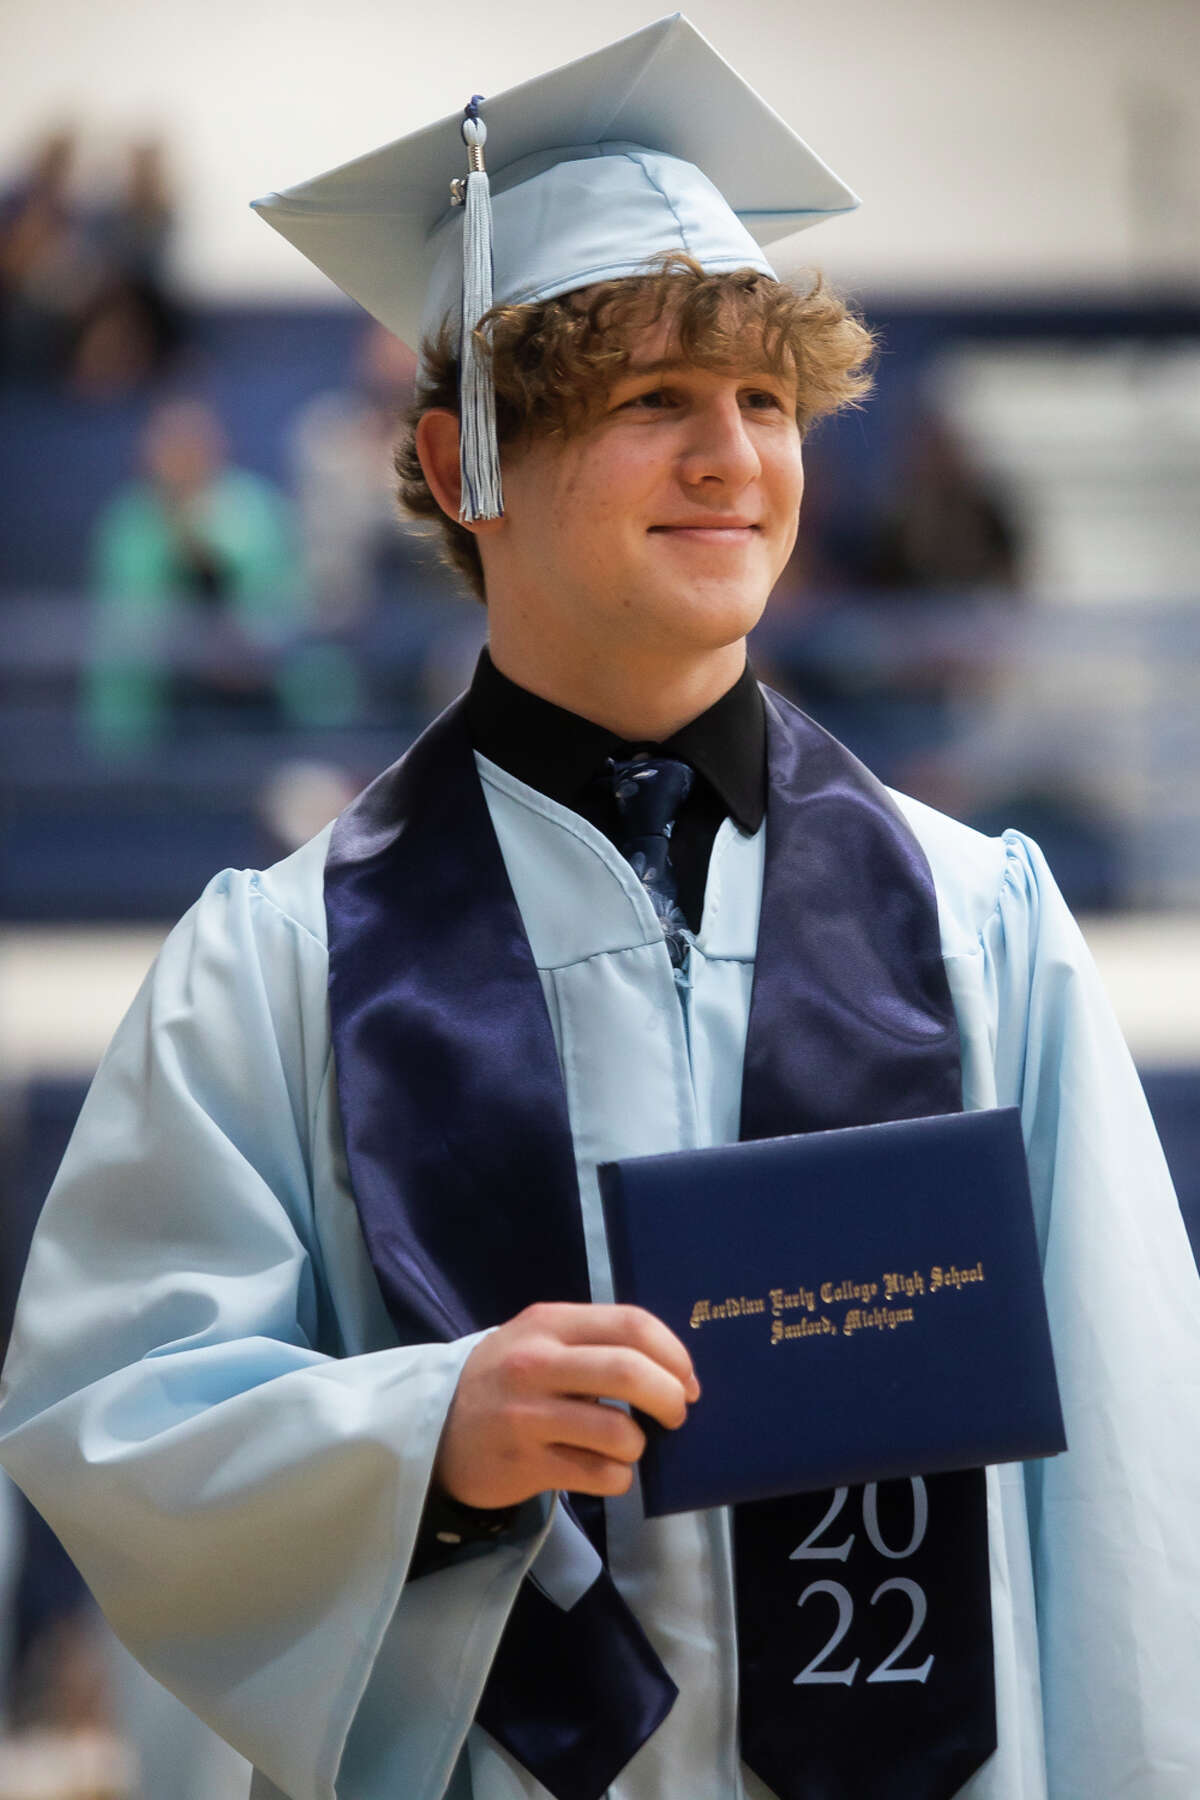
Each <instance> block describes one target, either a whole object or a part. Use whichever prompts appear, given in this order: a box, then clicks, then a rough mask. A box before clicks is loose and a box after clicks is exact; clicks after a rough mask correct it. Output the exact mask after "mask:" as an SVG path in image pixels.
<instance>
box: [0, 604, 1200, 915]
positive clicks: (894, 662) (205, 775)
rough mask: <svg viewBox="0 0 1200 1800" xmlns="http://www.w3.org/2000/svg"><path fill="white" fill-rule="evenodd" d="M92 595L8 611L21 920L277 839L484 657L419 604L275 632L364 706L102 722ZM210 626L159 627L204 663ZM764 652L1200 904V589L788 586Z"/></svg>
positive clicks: (9, 899)
mask: <svg viewBox="0 0 1200 1800" xmlns="http://www.w3.org/2000/svg"><path fill="white" fill-rule="evenodd" d="M89 619H90V611H89V602H88V601H87V599H86V598H84V597H77V596H62V595H55V596H52V597H48V598H41V597H38V596H34V595H28V596H23V597H20V598H18V599H14V600H8V601H7V602H5V603H4V604H3V608H2V611H0V768H2V769H3V771H4V775H3V792H2V797H0V918H5V919H9V920H26V921H27V920H59V921H69V920H87V919H146V918H150V919H167V918H170V917H172V916H174V915H175V914H177V913H178V912H180V911H181V910H183V908H184V907H186V906H187V905H188V904H190V902H191V900H192V899H193V898H194V897H195V894H196V893H197V892H198V890H199V888H200V887H201V886H202V885H203V883H204V881H205V880H206V879H207V878H208V876H209V875H210V874H211V873H212V872H214V871H215V870H216V869H217V868H219V867H222V866H225V865H226V864H229V863H234V864H244V863H252V864H253V863H261V862H263V861H269V860H272V859H273V858H274V857H276V856H278V855H280V854H283V853H285V852H286V851H287V850H289V849H290V848H292V847H293V846H294V843H295V842H298V841H300V840H301V838H302V837H303V836H305V835H307V833H308V832H309V831H311V830H316V829H318V828H319V827H320V825H321V824H322V823H324V822H325V820H326V818H327V817H329V816H332V814H333V812H335V811H336V810H337V808H338V806H339V805H340V804H341V803H342V802H343V801H344V799H345V798H348V797H349V795H350V794H351V793H353V792H354V791H355V790H356V789H357V788H358V787H359V786H361V785H362V784H363V783H365V782H366V781H367V780H369V779H370V778H371V776H372V775H373V774H375V773H376V772H377V771H378V769H380V768H381V767H383V766H385V765H386V764H387V763H388V762H390V761H392V760H393V759H394V758H395V757H396V756H398V755H399V754H400V753H401V752H402V751H403V750H404V749H405V747H406V746H407V744H408V743H409V742H410V741H411V739H412V738H413V736H414V735H415V734H416V733H417V731H419V730H420V728H421V727H422V726H423V725H424V724H425V723H426V721H427V720H428V719H429V718H430V717H431V716H432V715H433V713H434V712H436V711H437V710H438V709H439V707H440V706H441V705H443V704H445V703H446V701H447V700H448V699H449V698H450V697H451V696H452V695H453V693H454V692H456V691H457V690H458V689H459V688H460V687H461V686H462V685H463V684H464V683H465V681H466V680H467V679H469V675H470V669H471V666H472V662H473V658H474V655H475V653H476V650H477V647H478V644H479V642H480V641H481V639H482V634H483V629H484V623H485V621H484V617H483V614H482V609H480V608H478V607H476V606H474V605H473V604H471V603H469V602H463V603H462V604H461V605H455V604H454V603H453V602H446V601H445V600H442V599H440V598H439V599H438V601H437V602H436V603H431V604H428V605H425V604H422V603H411V602H410V603H406V604H405V605H403V606H402V607H397V608H396V609H394V611H393V612H392V613H391V614H390V615H387V616H385V617H384V618H383V619H382V620H379V619H376V620H375V622H374V623H373V625H372V626H371V628H370V631H369V632H368V633H366V634H362V635H360V636H359V637H357V638H355V639H346V638H342V639H339V640H337V642H336V645H333V646H331V643H330V641H323V640H320V639H316V638H313V637H311V636H309V637H305V638H295V639H292V640H291V641H289V642H285V643H279V644H277V645H275V646H273V647H262V646H260V647H258V648H257V649H256V651H255V657H256V667H257V670H258V673H259V674H260V675H261V676H262V677H263V678H264V680H265V681H266V682H267V683H268V685H269V684H270V682H271V681H273V680H276V681H279V682H280V683H283V682H284V678H286V677H287V675H288V671H289V670H290V669H294V668H295V667H296V666H297V663H298V661H304V660H305V659H307V660H308V661H309V662H311V661H312V659H313V658H314V657H315V658H316V659H317V661H318V662H319V660H320V658H321V656H322V655H324V654H326V653H327V652H328V651H329V650H330V649H331V647H333V648H336V652H337V655H338V656H339V657H342V658H344V659H346V660H347V662H348V664H349V666H350V667H351V668H352V669H353V671H354V672H355V676H356V680H355V682H354V683H352V684H351V691H352V695H353V700H352V704H346V705H339V706H336V707H334V708H333V709H332V710H330V708H329V707H328V706H323V703H321V702H320V700H319V698H318V701H317V702H316V703H315V709H314V711H313V713H312V716H310V717H309V718H307V719H306V718H305V717H304V708H303V705H301V706H300V707H299V709H297V707H296V706H295V705H294V704H293V705H292V706H291V710H290V712H289V710H288V708H285V707H274V706H271V705H266V706H264V707H260V708H258V709H254V708H249V709H247V708H243V707H233V708H229V707H223V706H212V707H207V708H206V706H205V705H204V704H203V702H202V701H201V702H197V701H196V699H195V695H194V694H193V695H192V697H191V698H190V699H189V701H188V704H187V706H186V707H185V708H184V709H183V711H182V712H178V711H177V712H175V713H171V712H168V713H167V715H166V716H165V718H164V719H163V720H162V721H161V722H160V725H159V727H158V728H157V729H156V730H155V731H153V732H152V733H151V734H150V735H149V736H147V737H145V738H143V739H139V738H137V737H134V738H132V739H130V740H128V741H116V742H113V741H105V740H104V739H103V738H98V737H97V736H96V733H95V730H94V726H93V725H92V724H91V723H89V719H88V715H87V711H86V708H85V706H84V704H83V694H84V686H85V678H86V672H87V669H88V666H89V655H90V652H89V641H90V626H89ZM205 653H206V652H205V647H204V644H203V642H202V641H200V640H198V639H197V638H196V637H195V636H194V634H193V635H192V636H188V635H187V634H182V635H177V636H176V638H175V639H174V640H173V641H172V642H171V643H169V644H166V645H164V646H162V650H161V655H160V657H159V659H158V660H157V662H156V663H155V668H156V670H157V672H158V674H159V675H160V676H161V677H162V678H163V679H164V680H173V679H174V678H176V677H178V676H179V675H181V674H182V675H185V676H186V675H189V674H194V673H195V671H196V669H197V667H198V666H199V664H200V661H201V660H202V658H203V656H204V654H205ZM753 654H754V657H755V661H756V663H757V665H758V666H759V668H760V671H761V673H762V674H763V675H764V677H765V678H766V679H768V680H770V681H772V682H774V683H775V684H776V685H778V686H780V687H781V688H782V689H783V690H784V691H785V692H788V693H789V694H791V695H792V696H793V697H794V698H796V699H797V700H799V702H800V703H801V704H802V705H805V706H806V707H807V708H808V710H809V711H811V712H812V713H813V715H814V716H815V717H816V718H817V719H818V720H819V721H820V722H821V723H822V724H824V725H825V726H826V727H827V728H828V729H830V730H831V731H833V732H834V733H835V734H836V735H838V736H840V737H842V738H843V739H844V741H846V742H847V743H848V744H849V745H850V747H851V748H852V749H854V750H855V751H856V752H857V753H858V754H859V755H860V756H862V757H863V759H864V760H865V761H866V762H868V764H869V765H870V766H871V767H873V768H874V769H875V770H876V771H877V772H878V773H879V774H880V775H881V776H882V777H883V779H885V780H887V781H889V782H891V783H892V784H894V785H895V786H897V787H900V788H902V789H904V790H905V791H907V792H910V793H914V794H915V795H916V796H917V797H918V798H922V799H926V800H928V801H929V802H930V803H931V804H933V805H936V806H940V807H942V808H943V809H944V810H947V811H949V812H951V813H953V814H955V815H956V816H958V817H960V818H963V819H966V820H967V821H969V822H971V823H974V824H978V825H979V826H980V827H981V828H983V829H986V830H997V829H1000V828H1002V826H1003V825H1005V824H1011V825H1015V826H1017V827H1019V828H1021V829H1025V830H1028V831H1029V832H1030V833H1031V835H1033V836H1035V837H1037V838H1039V840H1040V841H1042V842H1043V847H1044V848H1045V849H1046V851H1047V854H1048V855H1049V856H1050V858H1051V861H1052V864H1053V865H1054V866H1055V868H1056V871H1057V873H1058V874H1059V877H1060V880H1061V881H1062V883H1063V885H1064V888H1065V889H1066V891H1067V892H1068V896H1069V897H1070V898H1071V899H1072V900H1073V902H1074V903H1075V904H1076V905H1078V906H1080V907H1082V908H1084V909H1085V910H1091V911H1096V910H1104V909H1111V908H1121V907H1131V906H1136V907H1140V908H1146V907H1181V908H1189V907H1196V906H1200V600H1197V602H1196V603H1195V604H1183V603H1177V604H1172V605H1146V604H1137V603H1135V602H1134V601H1132V600H1131V601H1130V603H1129V604H1128V605H1124V606H1114V605H1106V606H1104V607H1102V608H1101V607H1094V608H1089V607H1079V606H1072V607H1070V608H1063V607H1056V606H1052V605H1037V604H1034V603H1030V602H1028V601H1025V602H1023V603H1017V602H1016V601H1014V600H1010V599H1007V598H1005V597H1000V596H995V595H992V596H990V597H988V598H986V599H981V598H979V597H978V596H969V595H964V596H961V597H949V598H947V597H945V596H941V597H939V598H938V599H937V600H936V601H933V600H929V599H923V598H921V597H919V596H911V595H907V596H890V597H889V598H888V599H887V601H886V602H881V601H880V600H879V598H878V597H877V596H876V597H872V598H871V599H858V598H856V597H854V596H845V595H843V596H838V597H836V599H835V598H833V597H830V598H828V599H825V600H819V601H818V600H814V599H813V598H812V597H806V598H805V599H804V600H803V602H800V601H793V602H788V601H786V600H785V601H782V602H781V603H779V604H778V605H775V606H773V608H772V609H771V610H770V611H769V612H768V615H767V618H766V619H765V621H764V623H763V625H762V626H761V627H760V628H759V631H758V633H757V634H756V636H755V639H754V646H753Z"/></svg>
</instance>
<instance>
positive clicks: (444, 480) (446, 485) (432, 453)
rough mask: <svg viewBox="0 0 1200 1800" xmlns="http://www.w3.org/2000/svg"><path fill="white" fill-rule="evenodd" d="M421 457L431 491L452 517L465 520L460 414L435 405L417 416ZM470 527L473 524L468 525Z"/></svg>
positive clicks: (417, 441)
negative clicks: (461, 512)
mask: <svg viewBox="0 0 1200 1800" xmlns="http://www.w3.org/2000/svg"><path fill="white" fill-rule="evenodd" d="M415 441H416V447H417V460H418V461H419V463H420V465H421V469H422V472H423V474H424V476H425V479H426V481H427V482H428V483H429V491H430V493H431V494H432V495H433V497H434V499H435V500H436V501H437V503H438V505H439V506H440V507H441V509H442V511H443V512H444V513H445V514H446V516H447V517H448V518H451V519H454V520H455V521H456V522H457V523H461V521H460V520H459V517H458V509H459V507H460V505H461V504H462V476H461V474H460V472H459V465H458V414H457V413H453V412H451V411H450V409H449V408H448V407H444V406H432V407H430V409H429V411H428V412H423V413H422V414H421V417H420V418H419V419H418V420H417V430H416V439H415ZM467 529H468V530H470V529H471V528H470V526H468V527H467Z"/></svg>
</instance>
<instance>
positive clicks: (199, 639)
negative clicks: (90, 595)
mask: <svg viewBox="0 0 1200 1800" xmlns="http://www.w3.org/2000/svg"><path fill="white" fill-rule="evenodd" d="M142 461H143V471H144V472H143V475H142V478H141V479H140V480H137V481H134V482H133V483H131V484H130V485H129V486H127V487H125V488H124V489H122V490H121V491H120V492H119V493H118V494H117V495H116V497H115V498H114V499H113V500H112V501H111V502H110V503H109V505H108V506H107V507H106V508H105V510H104V512H103V514H102V515H101V518H100V520H99V523H98V525H97V527H96V533H95V545H94V564H95V584H96V622H95V640H94V646H93V658H92V663H91V667H90V670H89V671H88V674H87V677H86V680H85V697H84V710H85V722H86V725H87V726H88V728H89V730H90V732H91V734H92V735H93V737H94V738H95V739H96V740H97V742H98V743H100V744H101V745H102V746H105V747H111V748H120V747H122V746H127V747H136V746H137V745H139V744H142V743H145V742H146V741H148V740H152V739H154V738H155V737H156V736H157V735H158V734H160V733H161V732H162V731H163V730H164V728H165V727H166V726H167V724H168V722H169V721H170V722H172V723H176V724H178V723H181V722H186V721H187V720H188V718H189V716H190V717H192V718H193V719H196V718H198V719H200V720H202V721H203V720H206V719H213V718H216V717H218V716H222V715H223V716H226V717H228V716H229V715H237V716H239V717H240V718H242V719H243V720H251V721H253V722H270V721H271V720H272V718H273V716H274V714H275V711H276V688H275V675H274V665H275V659H276V656H277V655H278V651H279V647H280V646H281V644H282V643H283V642H284V641H285V640H286V638H287V637H288V636H289V635H290V634H291V633H294V632H295V631H296V630H297V629H298V628H299V627H300V626H301V625H302V624H303V609H302V603H301V598H300V584H299V576H298V569H297V558H296V551H295V544H294V540H293V533H292V523H291V518H290V514H289V510H288V506H287V502H286V501H285V499H284V497H283V496H282V494H280V493H279V492H278V490H277V489H276V488H274V487H273V486H272V485H271V484H270V483H269V482H268V481H266V480H264V479H263V478H262V477H261V476H259V475H255V474H252V473H250V471H248V470H246V469H239V468H235V467H233V466H232V465H231V464H230V463H229V462H228V460H227V449H226V444H225V439H224V434H223V432H222V430H221V427H220V424H219V422H218V420H217V419H216V417H215V415H214V414H213V412H212V411H211V409H210V408H208V407H207V406H205V405H203V404H202V403H200V402H199V401H196V400H172V401H170V402H167V403H165V404H163V405H161V406H159V407H157V408H156V409H155V411H154V412H153V413H152V414H151V416H150V419H149V421H148V424H147V427H146V431H145V434H144V438H143V443H142Z"/></svg>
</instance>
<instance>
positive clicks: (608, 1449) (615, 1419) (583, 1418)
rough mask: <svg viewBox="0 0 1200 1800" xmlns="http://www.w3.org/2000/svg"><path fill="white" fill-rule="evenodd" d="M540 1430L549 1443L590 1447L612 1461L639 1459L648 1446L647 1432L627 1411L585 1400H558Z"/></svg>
mask: <svg viewBox="0 0 1200 1800" xmlns="http://www.w3.org/2000/svg"><path fill="white" fill-rule="evenodd" d="M539 1430H540V1431H542V1432H544V1434H545V1438H544V1441H545V1443H546V1444H547V1445H552V1446H555V1447H563V1446H568V1447H570V1448H571V1449H573V1450H587V1451H590V1452H592V1453H593V1454H594V1455H596V1456H602V1457H605V1458H607V1459H608V1460H610V1461H612V1462H622V1463H635V1462H636V1461H637V1460H638V1458H639V1456H640V1455H641V1454H642V1451H643V1450H644V1449H645V1448H646V1434H645V1432H644V1431H643V1430H642V1428H641V1426H640V1425H639V1424H638V1423H637V1421H636V1420H635V1419H631V1418H630V1417H629V1414H628V1413H627V1412H623V1411H622V1410H621V1408H620V1407H618V1406H596V1405H595V1404H594V1403H592V1402H589V1401H585V1400H559V1401H556V1402H555V1403H554V1404H553V1405H552V1406H550V1407H548V1408H547V1409H546V1413H545V1417H544V1420H543V1421H541V1422H540V1424H539Z"/></svg>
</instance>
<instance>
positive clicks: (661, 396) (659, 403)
mask: <svg viewBox="0 0 1200 1800" xmlns="http://www.w3.org/2000/svg"><path fill="white" fill-rule="evenodd" d="M674 405H675V398H674V396H673V395H672V394H671V393H670V391H669V390H668V389H667V388H665V387H653V388H646V389H644V391H643V392H642V393H640V394H632V395H630V397H629V399H628V400H626V401H624V402H623V407H624V408H625V409H629V410H632V411H642V412H665V411H666V410H667V409H668V408H669V407H671V406H674Z"/></svg>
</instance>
